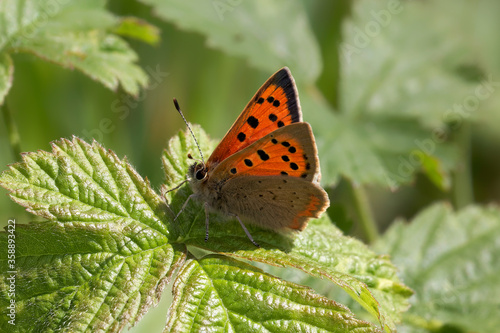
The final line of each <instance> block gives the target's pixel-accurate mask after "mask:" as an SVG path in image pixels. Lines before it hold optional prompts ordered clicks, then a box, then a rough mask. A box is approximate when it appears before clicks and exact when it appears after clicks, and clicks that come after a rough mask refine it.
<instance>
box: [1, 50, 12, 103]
mask: <svg viewBox="0 0 500 333" xmlns="http://www.w3.org/2000/svg"><path fill="white" fill-rule="evenodd" d="M13 75H14V65H13V64H12V59H11V57H10V56H9V55H8V54H0V106H1V105H3V103H4V101H5V96H7V94H8V93H9V90H10V87H12V76H13Z"/></svg>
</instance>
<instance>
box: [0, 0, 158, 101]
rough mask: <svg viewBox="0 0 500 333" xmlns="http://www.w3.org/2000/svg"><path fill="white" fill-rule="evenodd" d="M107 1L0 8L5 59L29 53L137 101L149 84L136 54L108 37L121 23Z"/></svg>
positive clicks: (24, 1) (23, 2)
mask: <svg viewBox="0 0 500 333" xmlns="http://www.w3.org/2000/svg"><path fill="white" fill-rule="evenodd" d="M105 5H106V2H105V1H103V0H92V1H76V0H70V1H64V2H54V1H50V0H43V1H35V0H19V1H18V0H5V1H2V2H0V31H1V33H0V53H12V52H28V53H33V54H35V55H36V56H38V57H41V58H43V59H46V60H48V61H52V62H54V63H57V64H59V65H61V66H63V67H67V68H76V69H78V70H80V71H82V72H83V73H85V74H86V75H88V76H90V77H91V78H92V79H94V80H96V81H99V82H101V83H102V84H104V85H105V86H106V87H108V88H109V89H113V90H116V89H117V88H118V85H121V86H122V87H123V89H124V90H125V91H126V92H128V93H130V94H132V95H137V94H138V93H139V89H140V88H143V87H145V86H146V84H147V80H148V78H147V76H146V74H145V73H144V71H143V70H142V69H141V68H140V67H138V66H137V65H136V64H134V63H135V62H136V61H137V55H136V54H135V52H134V51H133V50H132V49H131V48H130V47H129V46H128V45H127V44H126V43H125V42H124V41H123V40H122V39H120V38H119V37H117V36H116V35H113V34H111V33H109V32H108V30H111V29H112V28H114V27H115V26H117V25H118V20H117V18H116V17H114V16H113V15H112V14H111V13H109V12H108V11H106V9H105Z"/></svg>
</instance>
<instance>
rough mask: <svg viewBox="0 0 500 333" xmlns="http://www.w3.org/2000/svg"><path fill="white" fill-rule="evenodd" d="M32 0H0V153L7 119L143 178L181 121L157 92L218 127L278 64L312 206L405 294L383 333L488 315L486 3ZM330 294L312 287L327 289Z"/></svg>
mask: <svg viewBox="0 0 500 333" xmlns="http://www.w3.org/2000/svg"><path fill="white" fill-rule="evenodd" d="M14 3H17V4H16V5H14ZM54 3H58V2H54ZM34 4H37V5H34ZM44 5H46V4H45V3H44V2H42V1H40V2H32V1H4V2H2V3H1V4H0V8H1V13H2V16H0V31H1V34H0V36H1V37H0V48H1V52H2V54H1V55H2V56H1V58H0V77H1V78H7V79H2V82H1V83H0V94H1V95H0V101H2V100H4V98H5V101H4V105H6V106H8V109H9V110H10V113H9V114H7V116H5V113H4V121H3V122H2V125H0V151H1V154H0V165H4V166H5V165H7V164H10V163H12V162H13V161H15V160H17V159H18V158H19V156H18V154H11V147H12V146H11V144H10V143H9V140H10V138H9V134H8V133H9V131H8V128H9V126H10V124H15V125H16V126H17V129H18V133H19V135H20V147H19V149H20V150H21V151H36V150H39V149H42V150H50V145H49V142H51V141H54V140H57V139H59V138H61V137H64V138H70V137H71V136H72V135H77V136H79V137H81V138H83V139H85V140H87V141H88V142H90V138H91V137H94V138H95V139H96V140H98V141H99V142H100V143H101V144H102V145H103V146H104V147H106V148H109V149H112V150H113V151H115V152H116V153H117V155H118V156H124V155H127V157H128V161H129V162H130V163H131V164H132V165H133V166H134V167H135V168H136V169H137V171H138V173H139V174H140V175H142V176H143V177H146V176H147V177H148V179H150V181H151V184H152V186H153V188H154V189H155V190H159V189H160V184H161V183H162V182H163V181H164V178H165V176H164V173H163V171H162V169H161V167H162V162H161V160H160V158H159V157H160V156H161V154H162V151H163V149H164V148H165V146H166V144H167V141H168V139H169V138H170V137H172V136H173V135H175V134H176V133H177V132H178V130H179V129H181V128H184V124H183V123H182V120H181V119H180V118H179V117H178V115H177V114H176V112H175V111H174V108H173V105H172V102H171V101H172V98H173V97H176V98H177V99H178V100H179V101H180V103H181V106H182V108H183V110H184V112H185V113H186V116H187V117H188V119H189V121H190V122H192V123H199V124H202V126H203V128H204V129H205V130H206V131H207V132H208V133H209V134H210V135H211V136H212V137H214V138H220V137H222V136H223V135H224V133H225V131H226V130H227V129H228V128H229V126H230V125H231V124H232V122H233V121H234V119H235V118H236V116H237V115H238V114H239V112H240V111H241V110H242V108H243V107H244V105H245V104H246V103H247V101H248V99H249V98H250V97H251V96H252V95H253V93H254V92H255V91H256V89H257V88H258V87H259V86H260V84H261V83H262V82H264V81H265V79H266V78H267V77H268V76H269V75H270V74H271V73H273V72H274V71H276V70H277V69H279V68H280V67H282V66H285V65H286V66H288V67H289V68H290V69H291V71H292V73H293V75H294V77H295V79H296V81H297V85H298V89H299V93H300V98H301V102H302V109H303V111H304V118H305V119H306V120H307V121H308V122H310V123H311V125H312V126H313V130H314V132H315V136H316V138H317V143H318V148H319V150H320V157H321V166H322V173H323V183H324V185H325V186H327V187H328V190H329V193H330V195H331V198H332V207H331V208H330V209H329V211H328V213H329V216H330V217H331V219H332V220H333V221H334V222H335V223H336V224H337V225H338V226H339V227H340V228H341V229H342V230H344V232H345V233H347V234H349V235H353V236H357V237H359V238H361V239H363V240H365V241H367V242H370V243H373V244H375V245H374V248H375V249H377V250H378V251H380V253H384V254H386V253H387V254H390V255H391V256H392V258H393V259H394V263H395V264H396V265H397V266H398V268H399V270H400V273H401V277H402V279H403V281H404V282H405V283H406V284H407V285H408V286H410V287H411V288H413V289H414V290H415V292H416V294H415V296H413V298H412V299H411V301H412V305H413V306H412V308H411V309H410V311H409V312H408V314H407V315H406V316H405V317H404V325H402V326H401V330H402V331H410V332H426V331H446V330H451V329H454V330H458V331H478V332H479V331H480V332H490V331H491V329H492V328H493V327H496V326H495V325H498V322H497V321H496V320H495V316H493V313H494V312H493V311H494V310H495V309H496V310H498V308H499V307H500V304H499V301H498V299H500V297H495V296H498V295H499V293H500V290H499V289H498V286H499V285H500V283H499V281H498V277H497V276H498V274H497V273H498V272H499V267H498V266H499V263H498V259H496V258H499V257H500V255H499V248H498V245H497V244H496V243H497V242H495V239H498V236H499V230H498V229H499V228H498V226H499V224H500V219H499V217H498V209H497V208H496V204H497V203H498V198H499V197H500V193H499V192H500V185H499V179H500V172H499V170H500V168H499V167H498V165H499V164H500V160H499V157H498V154H497V153H496V152H498V150H499V148H500V140H499V139H500V138H499V134H498V133H500V131H499V129H500V128H499V124H500V117H499V115H500V112H499V111H498V110H499V107H500V94H499V93H498V89H499V87H500V82H499V81H500V61H499V59H500V41H499V40H498V38H497V34H496V31H498V28H499V27H498V24H499V23H498V20H497V13H498V12H499V10H500V7H499V6H500V5H499V4H498V2H497V1H494V0H481V1H472V0H459V1H451V0H449V1H425V2H424V1H387V2H385V1H384V2H383V1H380V2H373V1H354V2H350V1H335V2H328V1H313V2H309V1H298V0H297V1H273V2H269V1H264V0H260V1H229V0H221V1H215V0H214V1H201V0H200V1H189V2H186V1H180V0H179V1H175V0H169V1H160V0H144V1H134V2H132V1H129V2H123V1H109V2H105V1H98V0H93V1H86V2H84V3H80V2H78V1H65V2H64V5H59V7H58V6H55V7H49V6H47V7H44ZM37 6H39V7H37ZM40 8H42V9H43V8H48V9H44V10H40ZM40 12H44V13H45V15H47V16H48V19H44V18H43V17H42V19H40V17H39V16H37V15H38V14H37V13H40ZM21 14H22V15H21ZM37 22H45V23H43V24H40V25H37ZM26 29H27V30H26ZM23 31H24V32H25V33H26V31H28V33H29V34H30V36H29V37H30V38H21V37H23V36H22V32H23ZM147 80H149V85H148V87H147V88H145V87H146V81H147ZM9 88H10V90H9ZM106 88H109V89H106ZM131 96H135V98H133V97H131ZM9 117H11V118H12V119H9ZM11 120H13V122H11ZM19 149H18V150H19ZM14 150H16V148H15V147H14ZM4 169H5V168H4ZM435 201H444V202H445V203H436V204H433V203H434V202H435ZM489 204H492V205H491V206H488V205H489ZM459 209H463V210H460V211H457V212H456V211H454V210H459ZM0 212H1V213H0V219H1V220H0V223H2V224H5V223H6V222H7V220H8V218H10V217H12V216H15V217H16V219H17V220H18V223H27V222H29V221H31V220H33V217H32V216H31V215H29V214H28V213H26V212H25V211H24V209H23V208H21V207H19V206H17V205H15V204H13V203H12V202H11V201H10V200H8V198H7V197H4V198H3V199H2V200H0ZM401 218H403V219H405V220H407V221H410V222H403V221H402V220H401ZM395 219H397V222H393V221H394V220H395ZM386 229H389V231H388V232H387V233H385V234H384V235H382V236H380V234H379V231H381V232H383V231H385V230H386ZM207 260H212V261H216V260H219V258H209V259H207ZM280 274H283V275H286V274H287V273H280ZM295 275H296V274H295ZM299 276H300V275H299ZM295 278H296V279H297V281H296V282H299V283H309V284H311V285H313V286H314V289H315V290H319V289H320V288H321V286H322V282H320V281H317V280H312V281H310V280H308V278H304V279H302V278H300V277H295ZM330 289H331V288H328V289H327V291H325V292H324V294H328V295H330V296H331V297H334V299H336V300H337V299H342V297H344V296H345V295H342V294H341V293H340V294H339V293H338V291H336V290H335V289H334V290H330ZM166 294H169V293H168V292H167V293H166ZM162 302H165V303H161V304H162V305H161V306H159V307H158V308H155V309H153V310H152V311H151V312H150V313H148V315H147V316H146V318H145V320H144V321H143V322H141V323H140V324H139V325H149V323H151V324H150V325H152V326H151V327H157V328H156V330H159V329H161V327H162V326H163V325H164V323H165V313H166V307H167V305H168V304H169V299H168V297H164V298H163V301H162ZM347 302H348V301H346V302H344V304H346V303H347ZM354 308H355V306H354ZM156 316H157V319H156V318H155V317H156ZM150 318H151V319H150ZM150 320H151V321H150ZM155 320H156V323H155ZM154 325H157V326H154ZM138 329H144V326H142V327H138Z"/></svg>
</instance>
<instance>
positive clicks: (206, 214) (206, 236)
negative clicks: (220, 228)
mask: <svg viewBox="0 0 500 333" xmlns="http://www.w3.org/2000/svg"><path fill="white" fill-rule="evenodd" d="M203 206H205V242H208V222H209V217H208V216H209V215H208V202H205V204H204V205H203Z"/></svg>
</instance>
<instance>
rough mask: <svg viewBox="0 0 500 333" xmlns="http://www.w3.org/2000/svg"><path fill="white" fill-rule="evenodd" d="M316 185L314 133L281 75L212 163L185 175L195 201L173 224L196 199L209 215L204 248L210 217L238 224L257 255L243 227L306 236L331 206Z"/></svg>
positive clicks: (286, 74) (288, 79)
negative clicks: (311, 224) (304, 232)
mask: <svg viewBox="0 0 500 333" xmlns="http://www.w3.org/2000/svg"><path fill="white" fill-rule="evenodd" d="M174 104H175V106H176V108H177V110H178V111H179V112H180V113H181V116H182V117H183V118H184V116H183V115H182V112H181V111H180V108H179V105H178V103H177V101H176V100H174ZM186 124H187V122H186ZM188 128H189V126H188ZM190 130H191V129H190ZM191 133H192V132H191ZM193 137H194V135H193ZM195 140H196V138H195ZM198 148H199V145H198ZM200 154H201V150H200ZM189 157H191V156H189ZM191 158H192V157H191ZM320 178H321V172H320V167H319V160H318V152H317V148H316V143H315V141H314V136H313V132H312V129H311V126H310V125H309V124H308V123H306V122H303V121H302V112H301V109H300V103H299V96H298V92H297V88H296V86H295V81H294V79H293V77H292V75H291V73H290V70H289V69H288V68H286V67H284V68H282V69H280V70H279V71H277V72H276V73H274V74H273V75H272V76H271V77H270V78H269V79H268V80H267V81H266V82H265V83H264V84H263V85H262V87H261V88H260V89H259V90H258V91H257V93H256V94H255V96H254V97H253V98H252V99H251V100H250V102H249V103H248V104H247V106H246V107H245V108H244V110H243V112H242V113H241V114H240V116H239V117H238V119H236V121H235V123H234V124H233V126H231V128H230V129H229V131H228V132H227V133H226V135H225V136H224V138H223V139H222V141H221V142H220V143H219V145H218V146H217V147H216V148H215V150H214V151H213V152H212V154H211V155H210V157H209V159H208V160H207V161H206V162H204V160H203V155H202V160H201V161H196V162H195V163H194V164H192V165H191V166H190V167H189V171H188V177H187V181H189V183H190V185H191V188H192V190H193V194H191V195H190V196H189V197H188V198H187V200H186V201H185V202H184V205H183V206H182V208H181V210H180V211H179V213H178V215H177V217H178V216H179V215H180V213H181V212H182V211H183V210H184V208H185V207H186V205H187V204H188V202H189V200H190V199H197V200H199V201H201V202H203V204H204V207H205V212H206V220H205V227H206V236H205V241H207V240H208V234H209V233H208V226H209V217H208V216H209V214H208V213H209V211H210V210H215V211H219V212H222V213H224V214H226V215H229V216H232V217H235V218H236V219H237V220H238V221H239V223H240V225H241V227H242V228H243V230H244V232H245V233H246V235H247V237H248V238H249V239H250V241H251V242H252V243H253V244H254V245H255V246H257V247H259V245H258V244H257V243H256V242H255V241H254V239H253V237H252V235H251V234H250V233H249V231H248V229H247V228H246V227H245V224H244V223H243V220H244V221H245V222H246V223H250V224H253V225H256V226H259V227H262V228H266V229H271V230H276V231H279V230H290V229H292V230H303V229H304V228H305V227H306V225H307V222H308V220H309V219H310V218H313V217H319V216H320V215H321V214H322V213H323V212H324V211H325V210H326V209H327V208H328V206H329V204H330V201H329V199H328V195H327V193H326V192H325V191H324V190H323V188H321V186H320V185H319V180H320ZM177 217H176V218H177Z"/></svg>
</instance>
